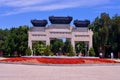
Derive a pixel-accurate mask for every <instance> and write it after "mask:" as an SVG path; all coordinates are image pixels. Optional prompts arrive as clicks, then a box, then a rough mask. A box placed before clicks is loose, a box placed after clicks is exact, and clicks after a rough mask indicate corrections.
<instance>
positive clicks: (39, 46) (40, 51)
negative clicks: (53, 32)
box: [33, 41, 46, 55]
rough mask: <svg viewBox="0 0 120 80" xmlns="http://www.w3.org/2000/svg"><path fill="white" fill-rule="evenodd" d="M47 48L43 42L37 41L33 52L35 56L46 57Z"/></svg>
mask: <svg viewBox="0 0 120 80" xmlns="http://www.w3.org/2000/svg"><path fill="white" fill-rule="evenodd" d="M45 48H46V46H45V44H44V43H43V42H42V41H36V42H34V43H33V52H34V54H35V55H44V50H45Z"/></svg>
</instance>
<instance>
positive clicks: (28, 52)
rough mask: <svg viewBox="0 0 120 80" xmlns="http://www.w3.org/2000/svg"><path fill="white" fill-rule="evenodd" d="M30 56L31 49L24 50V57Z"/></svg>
mask: <svg viewBox="0 0 120 80" xmlns="http://www.w3.org/2000/svg"><path fill="white" fill-rule="evenodd" d="M31 54H32V52H31V49H30V48H29V47H28V48H27V49H26V55H28V56H30V55H31Z"/></svg>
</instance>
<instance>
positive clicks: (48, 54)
mask: <svg viewBox="0 0 120 80" xmlns="http://www.w3.org/2000/svg"><path fill="white" fill-rule="evenodd" d="M44 55H45V56H53V53H52V52H51V50H50V46H49V45H47V46H46V49H45V51H44Z"/></svg>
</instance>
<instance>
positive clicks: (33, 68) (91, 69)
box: [0, 63, 120, 80]
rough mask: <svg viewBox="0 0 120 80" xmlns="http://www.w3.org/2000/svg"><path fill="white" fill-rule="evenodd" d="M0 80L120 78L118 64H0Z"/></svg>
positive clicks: (110, 79)
mask: <svg viewBox="0 0 120 80" xmlns="http://www.w3.org/2000/svg"><path fill="white" fill-rule="evenodd" d="M0 80H120V65H83V66H80V65H77V66H75V65H74V66H70V65H68V66H65V65H62V66H55V65H54V66H52V65H50V66H48V65H20V64H3V63H2V64H0Z"/></svg>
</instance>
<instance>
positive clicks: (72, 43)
mask: <svg viewBox="0 0 120 80" xmlns="http://www.w3.org/2000/svg"><path fill="white" fill-rule="evenodd" d="M71 45H72V47H73V51H74V52H75V53H76V51H75V41H74V40H73V39H71Z"/></svg>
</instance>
